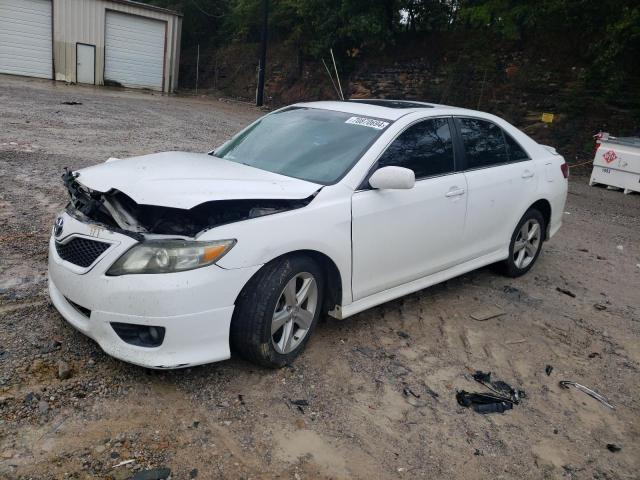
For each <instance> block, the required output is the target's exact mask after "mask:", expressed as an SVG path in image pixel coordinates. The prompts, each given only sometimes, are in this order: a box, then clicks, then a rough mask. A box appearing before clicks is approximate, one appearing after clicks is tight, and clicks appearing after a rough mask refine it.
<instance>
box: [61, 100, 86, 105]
mask: <svg viewBox="0 0 640 480" xmlns="http://www.w3.org/2000/svg"><path fill="white" fill-rule="evenodd" d="M60 105H82V102H76V101H75V100H67V101H66V102H60Z"/></svg>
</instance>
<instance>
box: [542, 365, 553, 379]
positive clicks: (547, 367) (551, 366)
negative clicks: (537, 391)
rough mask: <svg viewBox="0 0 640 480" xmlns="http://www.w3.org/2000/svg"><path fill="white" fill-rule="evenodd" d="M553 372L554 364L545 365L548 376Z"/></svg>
mask: <svg viewBox="0 0 640 480" xmlns="http://www.w3.org/2000/svg"><path fill="white" fill-rule="evenodd" d="M551 372H553V365H547V366H546V367H544V373H546V374H547V377H548V376H549V375H551Z"/></svg>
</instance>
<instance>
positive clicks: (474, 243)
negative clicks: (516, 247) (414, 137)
mask: <svg viewBox="0 0 640 480" xmlns="http://www.w3.org/2000/svg"><path fill="white" fill-rule="evenodd" d="M455 124H456V128H457V131H458V135H459V139H460V140H461V150H462V151H463V157H464V170H465V172H464V175H465V177H466V181H467V186H468V200H467V204H468V208H467V222H466V225H465V231H464V250H465V254H464V257H465V259H467V260H469V259H472V258H477V257H481V256H483V255H487V254H490V253H493V252H496V251H497V250H500V249H503V248H507V246H508V244H509V241H510V239H511V234H512V233H513V229H514V228H515V226H516V223H517V222H518V220H519V219H520V217H521V215H522V214H523V213H524V210H525V209H526V208H527V206H528V205H529V202H531V199H532V198H533V197H534V195H535V192H536V189H537V179H536V175H537V172H536V168H535V162H534V161H533V160H532V159H531V158H530V157H529V155H528V154H527V152H526V151H525V150H524V149H523V148H522V147H521V146H520V145H519V144H518V143H517V142H516V141H515V140H514V139H513V138H512V137H511V136H510V135H509V134H508V133H507V132H505V131H504V130H503V129H502V128H500V127H499V126H498V125H496V124H495V123H493V122H490V121H488V120H485V119H479V118H469V117H456V119H455Z"/></svg>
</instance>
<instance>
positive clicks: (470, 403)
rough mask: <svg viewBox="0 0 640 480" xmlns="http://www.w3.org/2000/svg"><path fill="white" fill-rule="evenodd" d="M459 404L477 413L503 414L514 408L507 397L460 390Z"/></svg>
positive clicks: (458, 394) (457, 398)
mask: <svg viewBox="0 0 640 480" xmlns="http://www.w3.org/2000/svg"><path fill="white" fill-rule="evenodd" d="M456 400H457V401H458V404H459V405H461V406H463V407H471V408H473V410H474V411H475V412H476V413H481V414H487V413H503V412H506V411H507V410H511V409H512V408H513V402H512V401H511V400H510V399H508V398H505V397H501V396H499V395H493V394H491V393H474V392H471V393H470V392H466V391H464V390H460V391H459V392H457V393H456Z"/></svg>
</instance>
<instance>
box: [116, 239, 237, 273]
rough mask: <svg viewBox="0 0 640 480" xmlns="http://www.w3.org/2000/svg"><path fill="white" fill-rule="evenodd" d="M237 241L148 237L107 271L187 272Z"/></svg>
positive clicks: (217, 257) (211, 259)
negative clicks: (147, 239) (157, 238)
mask: <svg viewBox="0 0 640 480" xmlns="http://www.w3.org/2000/svg"><path fill="white" fill-rule="evenodd" d="M235 244H236V241H235V240H217V241H213V242H199V241H196V240H149V241H147V242H143V243H139V244H138V245H136V246H134V247H133V248H131V249H130V250H128V251H127V252H126V253H125V254H124V255H122V256H121V257H120V258H119V259H118V260H117V261H116V262H115V263H114V264H113V265H112V266H111V268H110V269H109V271H108V272H107V275H127V274H131V273H171V272H184V271H185V270H193V269H194V268H200V267H206V266H207V265H211V264H213V263H215V262H216V261H218V260H220V259H221V258H222V257H223V256H224V255H225V254H226V253H227V252H228V251H229V250H231V248H233V246H234V245H235Z"/></svg>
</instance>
